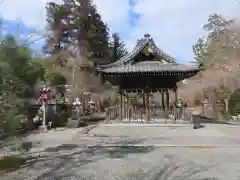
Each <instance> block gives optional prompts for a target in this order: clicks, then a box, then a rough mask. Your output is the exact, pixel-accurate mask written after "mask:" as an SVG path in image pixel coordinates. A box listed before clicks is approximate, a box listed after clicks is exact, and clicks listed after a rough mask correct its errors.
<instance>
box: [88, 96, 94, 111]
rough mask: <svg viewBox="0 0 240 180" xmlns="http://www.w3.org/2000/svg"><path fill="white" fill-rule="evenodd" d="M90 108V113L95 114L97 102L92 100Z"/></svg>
mask: <svg viewBox="0 0 240 180" xmlns="http://www.w3.org/2000/svg"><path fill="white" fill-rule="evenodd" d="M88 104H89V107H90V111H91V112H92V113H93V112H94V110H95V107H96V102H95V101H93V100H92V99H91V100H90V101H89V102H88Z"/></svg>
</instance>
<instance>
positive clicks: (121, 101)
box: [119, 89, 123, 121]
mask: <svg viewBox="0 0 240 180" xmlns="http://www.w3.org/2000/svg"><path fill="white" fill-rule="evenodd" d="M119 93H120V120H121V121H122V120H123V91H122V89H120V92H119Z"/></svg>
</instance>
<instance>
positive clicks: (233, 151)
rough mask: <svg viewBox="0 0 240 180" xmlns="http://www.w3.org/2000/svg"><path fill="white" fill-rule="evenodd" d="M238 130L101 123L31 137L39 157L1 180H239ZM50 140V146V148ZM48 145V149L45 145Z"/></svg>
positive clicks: (222, 126)
mask: <svg viewBox="0 0 240 180" xmlns="http://www.w3.org/2000/svg"><path fill="white" fill-rule="evenodd" d="M239 130H240V126H232V125H217V124H215V125H206V126H205V127H204V128H201V129H197V130H193V129H192V128H191V127H187V126H185V127H176V126H171V127H160V126H157V125H156V126H151V127H150V126H149V127H146V126H145V127H143V126H138V127H136V126H132V125H129V126H128V125H122V126H121V125H116V126H106V125H100V126H99V127H96V128H94V129H92V130H91V131H90V132H89V134H88V135H84V134H83V133H82V130H79V129H75V130H63V131H51V132H48V133H42V134H40V135H39V134H37V135H32V136H29V137H28V140H32V141H34V140H39V139H41V141H40V143H39V144H38V147H37V148H44V149H45V150H44V151H41V153H40V154H38V157H39V158H38V159H37V160H34V161H33V162H29V163H27V164H26V166H25V167H23V168H21V169H19V170H16V171H14V172H8V173H5V174H3V175H2V176H1V177H0V179H2V180H15V179H16V180H25V179H36V180H37V179H38V180H45V179H46V180H47V179H52V180H55V179H56V180H58V179H60V180H61V179H66V180H67V179H68V180H70V179H73V180H81V179H82V180H95V179H96V180H105V179H106V180H125V179H126V180H165V179H166V180H173V179H174V180H188V179H189V180H190V179H191V180H208V179H209V180H210V179H221V180H239V179H240V168H239V167H240V166H239V165H240V139H239V138H238V132H239ZM51 142H52V144H51ZM50 145H51V146H50Z"/></svg>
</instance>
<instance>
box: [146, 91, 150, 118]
mask: <svg viewBox="0 0 240 180" xmlns="http://www.w3.org/2000/svg"><path fill="white" fill-rule="evenodd" d="M146 102H147V103H146V110H147V122H149V121H150V105H149V91H148V90H147V92H146Z"/></svg>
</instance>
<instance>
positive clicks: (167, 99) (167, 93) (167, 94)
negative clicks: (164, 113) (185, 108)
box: [166, 90, 169, 109]
mask: <svg viewBox="0 0 240 180" xmlns="http://www.w3.org/2000/svg"><path fill="white" fill-rule="evenodd" d="M166 101H167V102H166V103H167V109H169V92H168V90H167V92H166Z"/></svg>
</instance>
